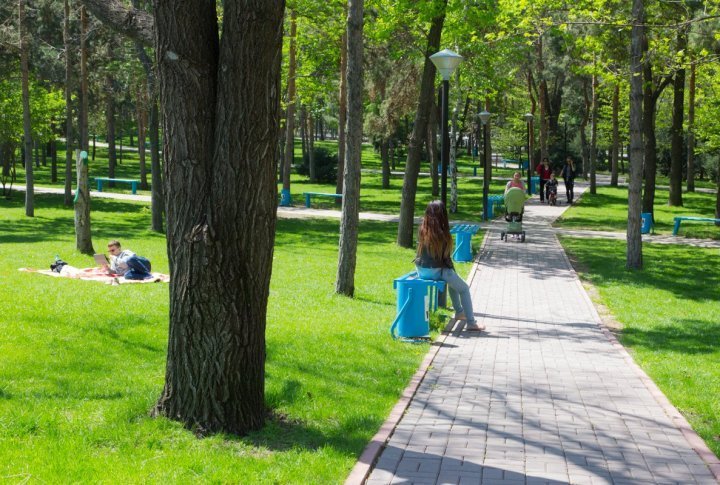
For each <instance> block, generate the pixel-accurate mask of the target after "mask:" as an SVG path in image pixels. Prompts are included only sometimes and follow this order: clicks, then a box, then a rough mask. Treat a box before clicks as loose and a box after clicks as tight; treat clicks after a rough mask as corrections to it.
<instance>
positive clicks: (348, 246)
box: [335, 0, 364, 296]
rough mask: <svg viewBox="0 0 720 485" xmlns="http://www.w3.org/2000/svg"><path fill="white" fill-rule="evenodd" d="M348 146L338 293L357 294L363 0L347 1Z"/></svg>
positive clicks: (361, 128) (337, 284)
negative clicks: (356, 267)
mask: <svg viewBox="0 0 720 485" xmlns="http://www.w3.org/2000/svg"><path fill="white" fill-rule="evenodd" d="M347 42H348V45H347V80H348V86H347V88H348V92H347V96H348V99H347V104H348V110H347V135H346V139H347V143H346V147H345V181H344V186H343V198H342V218H341V220H340V244H339V254H338V269H337V278H336V282H335V292H336V293H338V294H341V295H346V296H353V295H354V294H355V266H356V262H357V242H358V229H359V225H360V158H361V155H362V130H363V87H364V86H363V0H348V16H347Z"/></svg>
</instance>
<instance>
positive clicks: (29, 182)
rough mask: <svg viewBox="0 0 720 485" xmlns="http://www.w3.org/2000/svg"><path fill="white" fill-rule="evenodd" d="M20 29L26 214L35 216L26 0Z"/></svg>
mask: <svg viewBox="0 0 720 485" xmlns="http://www.w3.org/2000/svg"><path fill="white" fill-rule="evenodd" d="M18 31H19V32H20V71H21V78H22V79H21V83H22V105H23V146H24V147H25V157H24V162H25V215H26V216H27V217H34V216H35V194H34V191H35V181H34V179H33V165H32V147H33V141H32V131H31V128H32V127H31V125H30V81H29V67H28V57H30V52H29V47H28V43H27V33H26V30H25V0H19V1H18Z"/></svg>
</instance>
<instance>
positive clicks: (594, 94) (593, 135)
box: [590, 74, 598, 194]
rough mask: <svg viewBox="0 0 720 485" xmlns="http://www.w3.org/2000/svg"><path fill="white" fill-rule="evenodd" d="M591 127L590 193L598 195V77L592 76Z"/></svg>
mask: <svg viewBox="0 0 720 485" xmlns="http://www.w3.org/2000/svg"><path fill="white" fill-rule="evenodd" d="M591 112H592V114H591V125H590V193H591V194H596V193H597V185H596V183H595V163H596V162H595V160H596V159H597V126H598V77H597V74H593V75H592V108H591Z"/></svg>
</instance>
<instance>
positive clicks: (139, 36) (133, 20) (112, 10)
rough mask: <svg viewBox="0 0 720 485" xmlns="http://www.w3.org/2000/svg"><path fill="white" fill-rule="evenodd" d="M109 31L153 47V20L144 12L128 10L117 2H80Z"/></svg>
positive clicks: (89, 0)
mask: <svg viewBox="0 0 720 485" xmlns="http://www.w3.org/2000/svg"><path fill="white" fill-rule="evenodd" d="M80 3H82V4H83V5H85V8H87V9H88V10H89V11H90V12H91V13H92V14H93V15H94V16H95V17H97V18H98V19H99V20H100V21H101V22H102V23H103V24H105V25H107V26H108V27H110V28H111V29H113V30H115V31H117V32H119V33H121V34H124V35H126V36H128V37H130V38H132V39H135V40H137V41H139V42H142V43H143V44H144V45H146V46H150V47H152V46H154V45H155V18H154V17H153V16H152V15H151V14H149V13H147V12H146V11H144V10H139V9H134V8H128V7H126V6H125V5H123V4H122V3H121V2H120V1H118V0H80Z"/></svg>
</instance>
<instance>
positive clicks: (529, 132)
mask: <svg viewBox="0 0 720 485" xmlns="http://www.w3.org/2000/svg"><path fill="white" fill-rule="evenodd" d="M524 117H525V122H526V123H527V154H528V171H527V191H528V195H532V174H533V166H532V149H533V147H532V123H533V118H534V116H533V115H532V113H525V116H524Z"/></svg>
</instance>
